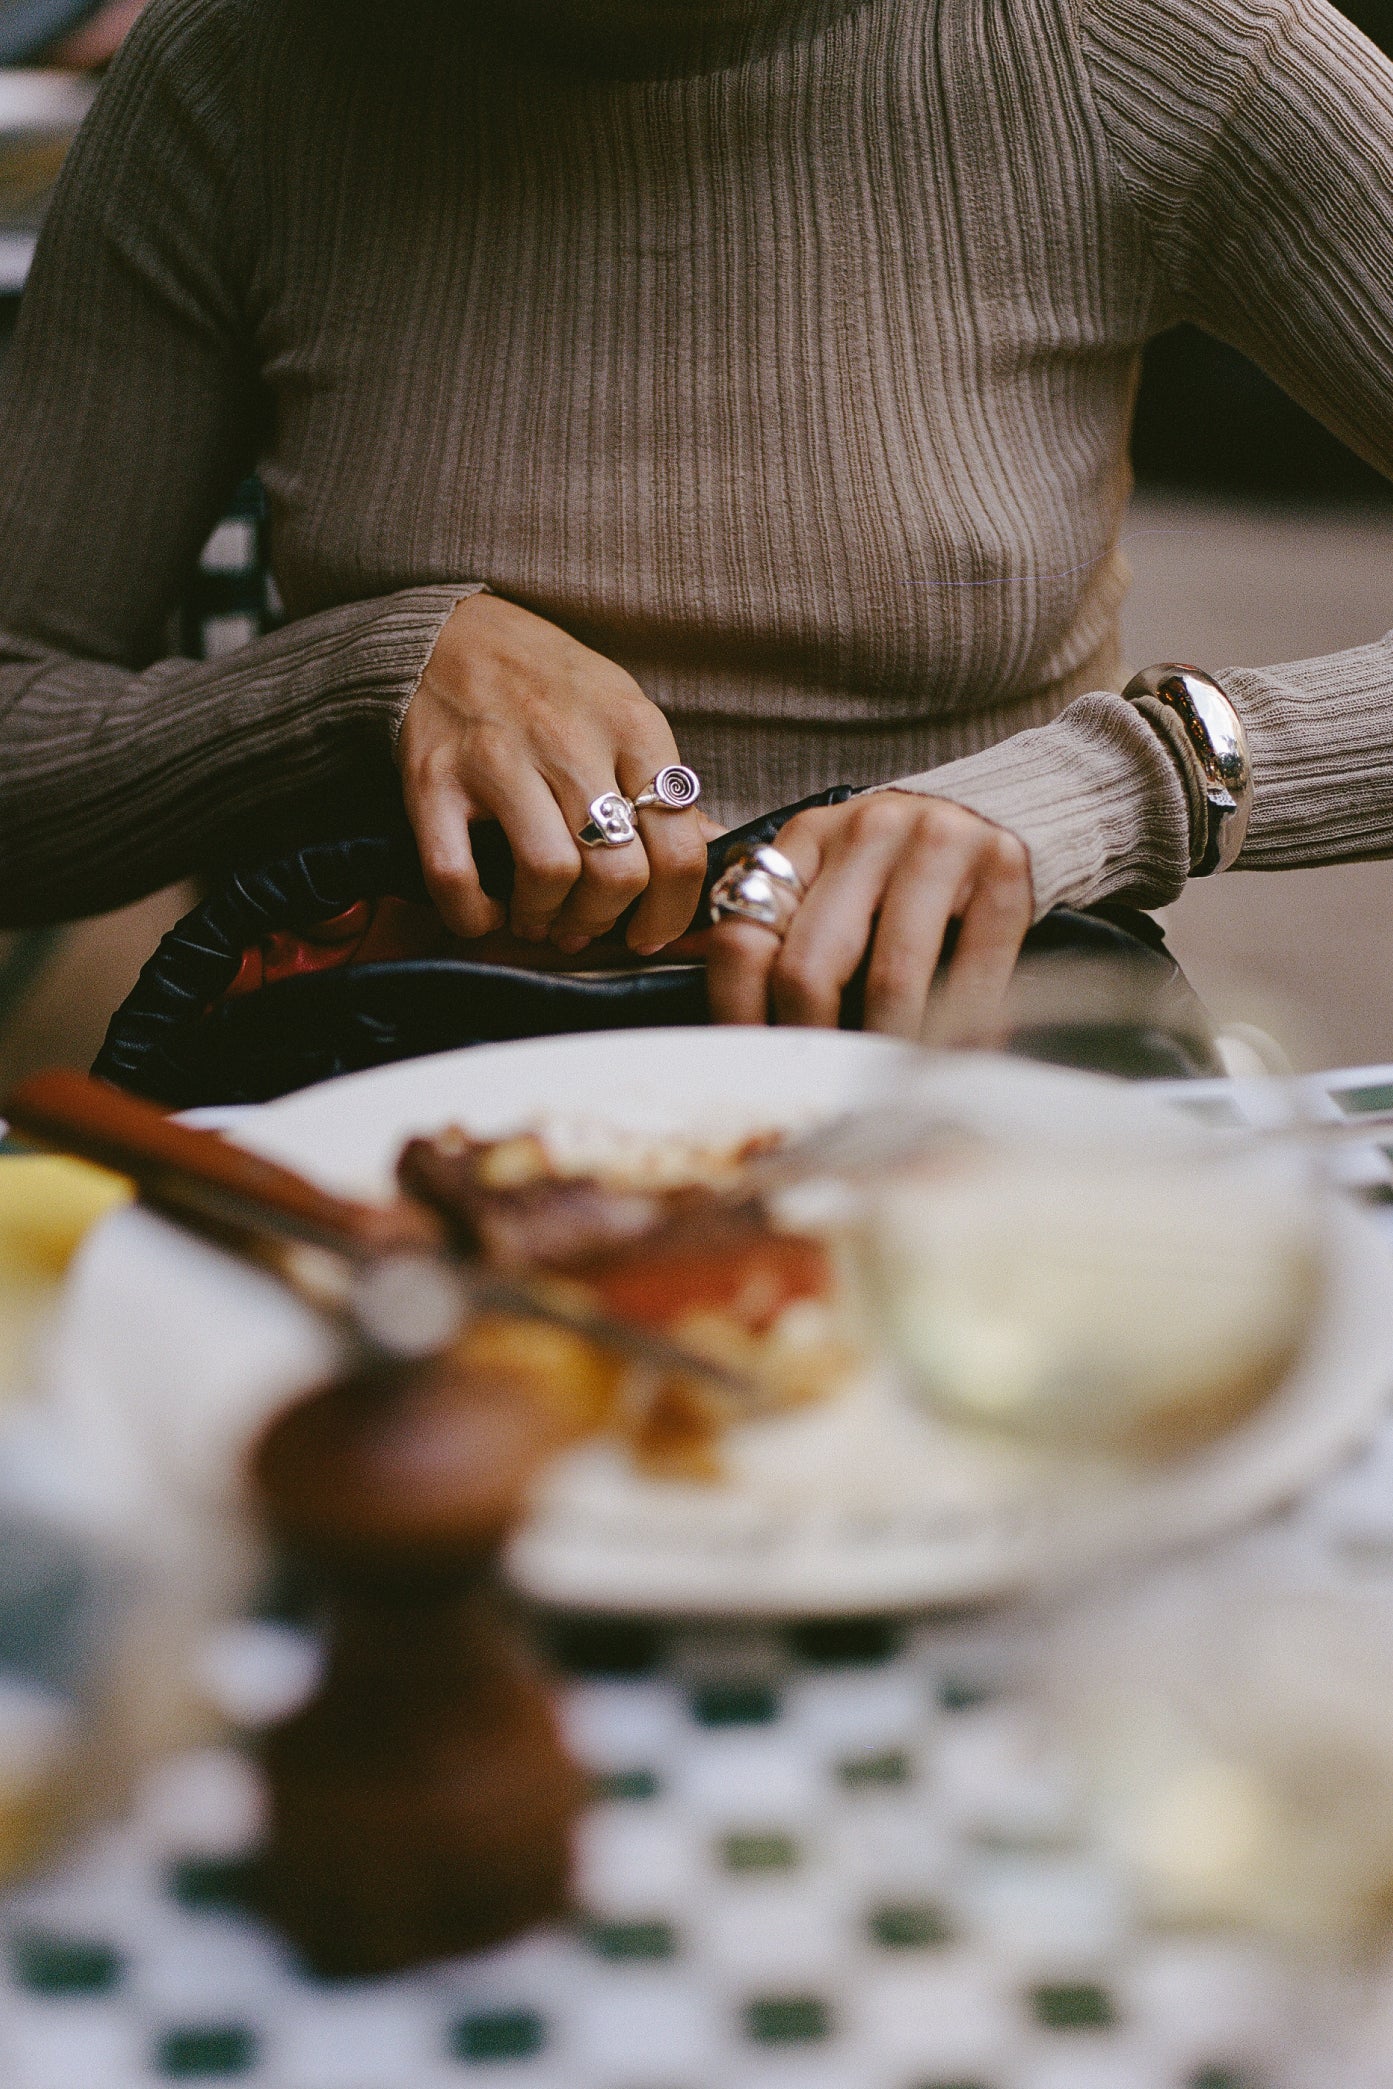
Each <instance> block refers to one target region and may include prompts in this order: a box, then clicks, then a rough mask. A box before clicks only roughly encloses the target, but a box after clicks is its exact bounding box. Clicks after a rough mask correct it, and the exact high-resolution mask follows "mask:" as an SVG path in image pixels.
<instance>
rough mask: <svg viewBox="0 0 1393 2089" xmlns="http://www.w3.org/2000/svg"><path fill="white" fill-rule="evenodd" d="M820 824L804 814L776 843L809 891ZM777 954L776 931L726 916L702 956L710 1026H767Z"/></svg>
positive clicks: (817, 859) (815, 867) (817, 854)
mask: <svg viewBox="0 0 1393 2089" xmlns="http://www.w3.org/2000/svg"><path fill="white" fill-rule="evenodd" d="M821 824H822V823H821V821H820V819H819V816H818V814H816V813H813V814H810V815H809V814H803V815H800V816H799V817H798V818H797V819H793V820H790V821H789V823H788V825H787V826H786V827H785V828H784V830H783V832H782V833H781V834H780V835H779V837H778V846H779V848H780V850H781V851H782V853H783V854H784V855H785V856H786V857H787V858H788V860H789V862H790V863H791V864H792V865H793V867H794V869H795V870H796V871H797V873H798V875H799V877H800V878H801V879H802V881H803V883H804V885H805V886H808V887H811V885H812V884H813V882H814V880H815V879H816V877H817V873H818V866H819V864H820V863H821V861H822V837H821ZM779 951H780V943H779V938H778V937H777V936H776V935H775V933H774V931H773V930H772V929H767V928H761V927H760V926H759V925H758V923H757V922H753V921H737V920H735V919H733V918H731V917H729V916H727V918H726V919H725V920H723V921H720V922H718V923H717V925H716V926H715V928H714V929H713V930H712V931H711V939H710V943H709V945H708V947H707V956H706V998H707V1002H708V1005H709V1007H710V1010H711V1020H712V1022H713V1023H767V1022H768V1021H769V1019H770V1018H769V1009H770V995H769V981H770V975H771V973H772V972H773V969H774V964H775V961H776V960H777V958H778V956H779Z"/></svg>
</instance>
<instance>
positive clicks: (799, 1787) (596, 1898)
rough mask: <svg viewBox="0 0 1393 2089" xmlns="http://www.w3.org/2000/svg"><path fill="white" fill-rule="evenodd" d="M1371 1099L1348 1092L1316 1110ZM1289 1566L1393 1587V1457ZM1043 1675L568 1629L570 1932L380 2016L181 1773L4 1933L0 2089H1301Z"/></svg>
mask: <svg viewBox="0 0 1393 2089" xmlns="http://www.w3.org/2000/svg"><path fill="white" fill-rule="evenodd" d="M1385 1087H1386V1088H1388V1089H1389V1090H1390V1091H1393V1070H1390V1069H1371V1070H1367V1071H1363V1072H1360V1073H1359V1074H1350V1075H1346V1076H1339V1077H1330V1078H1329V1079H1328V1081H1327V1083H1326V1084H1325V1086H1324V1088H1323V1089H1322V1090H1321V1092H1320V1098H1319V1099H1320V1104H1321V1107H1322V1108H1323V1110H1324V1111H1325V1113H1326V1114H1334V1113H1335V1111H1336V1110H1337V1109H1340V1108H1342V1107H1343V1108H1344V1109H1346V1110H1351V1111H1354V1110H1358V1109H1359V1108H1361V1107H1364V1108H1368V1107H1372V1106H1373V1105H1371V1104H1368V1103H1363V1102H1361V1098H1362V1096H1364V1095H1367V1094H1369V1093H1371V1092H1374V1091H1377V1090H1378V1089H1380V1088H1385ZM1341 1096H1343V1098H1344V1099H1343V1102H1342V1101H1341V1099H1340V1098H1341ZM1193 1099H1194V1100H1195V1101H1198V1102H1225V1101H1229V1100H1231V1097H1230V1093H1229V1091H1227V1090H1225V1089H1223V1088H1222V1087H1220V1086H1218V1085H1217V1084H1215V1085H1212V1086H1209V1087H1206V1088H1204V1089H1197V1090H1196V1091H1194V1093H1193ZM1380 1106H1381V1105H1380ZM1360 1167H1361V1168H1362V1171H1363V1172H1362V1174H1361V1173H1360V1169H1359V1168H1356V1169H1355V1170H1354V1173H1353V1175H1352V1178H1351V1179H1352V1187H1353V1188H1354V1189H1355V1191H1356V1192H1357V1193H1361V1194H1368V1193H1369V1192H1370V1191H1371V1190H1373V1191H1376V1190H1377V1188H1378V1186H1379V1184H1380V1182H1386V1181H1387V1178H1388V1166H1387V1161H1386V1159H1385V1157H1384V1156H1383V1155H1382V1153H1381V1152H1379V1151H1372V1152H1370V1153H1367V1154H1364V1155H1363V1156H1362V1159H1361V1162H1360ZM1380 1171H1381V1173H1380ZM1389 1224H1390V1231H1393V1217H1390V1221H1389ZM1284 1529H1285V1530H1286V1532H1287V1535H1288V1536H1289V1537H1290V1538H1291V1540H1292V1542H1297V1543H1300V1544H1301V1545H1304V1546H1307V1547H1311V1548H1314V1549H1315V1550H1316V1551H1317V1552H1318V1553H1319V1555H1320V1556H1321V1558H1322V1559H1323V1560H1325V1561H1326V1562H1328V1564H1329V1566H1330V1569H1331V1571H1332V1572H1333V1573H1335V1574H1337V1575H1339V1574H1348V1575H1353V1576H1357V1577H1358V1578H1359V1579H1360V1580H1361V1581H1367V1577H1368V1576H1369V1575H1370V1574H1371V1573H1372V1574H1379V1573H1387V1574H1393V1421H1390V1424H1389V1425H1388V1426H1387V1427H1386V1428H1385V1429H1384V1430H1383V1431H1382V1433H1381V1434H1380V1436H1379V1437H1378V1438H1377V1439H1376V1440H1375V1442H1374V1443H1373V1444H1371V1445H1370V1446H1369V1448H1368V1449H1367V1450H1366V1451H1365V1453H1364V1454H1362V1456H1361V1457H1360V1458H1359V1459H1358V1460H1357V1461H1356V1462H1355V1463H1354V1464H1352V1465H1351V1466H1350V1467H1349V1468H1347V1469H1346V1470H1345V1471H1343V1472H1341V1473H1338V1474H1337V1475H1335V1476H1334V1478H1333V1479H1332V1480H1330V1481H1329V1482H1328V1483H1327V1484H1325V1485H1324V1486H1323V1487H1321V1488H1320V1489H1319V1490H1317V1492H1316V1493H1315V1494H1314V1495H1313V1496H1312V1497H1311V1498H1310V1500H1309V1501H1308V1502H1307V1503H1305V1504H1304V1505H1303V1506H1302V1508H1301V1510H1300V1511H1299V1513H1298V1514H1297V1516H1296V1517H1295V1518H1294V1519H1293V1518H1288V1519H1287V1520H1286V1524H1285V1526H1284ZM240 1630H241V1633H242V1641H241V1658H242V1661H243V1665H244V1670H245V1668H246V1665H247V1663H248V1662H250V1663H251V1665H252V1666H254V1665H255V1660H256V1658H257V1648H258V1646H260V1647H261V1648H262V1650H263V1653H264V1657H265V1660H266V1663H267V1666H268V1676H270V1675H271V1673H272V1672H275V1673H280V1672H282V1671H283V1670H284V1667H285V1664H286V1659H287V1645H286V1638H287V1635H286V1628H285V1627H284V1625H282V1624H272V1623H266V1624H262V1625H257V1624H255V1623H251V1624H248V1625H247V1626H244V1627H242V1628H240ZM258 1635H261V1637H260V1638H258ZM1029 1639H1030V1632H1029V1628H1028V1626H1021V1625H1015V1624H1013V1623H1012V1621H1011V1620H1009V1619H1003V1618H1000V1617H997V1618H995V1619H987V1620H973V1619H967V1620H961V1619H958V1620H952V1619H950V1620H946V1621H939V1622H933V1623H925V1624H912V1625H908V1626H906V1625H903V1624H900V1623H896V1622H894V1621H887V1620H881V1619H871V1620H858V1621H853V1622H851V1623H844V1622H838V1623H835V1624H827V1625H801V1626H797V1627H793V1628H790V1629H788V1630H786V1631H775V1630H772V1629H768V1630H761V1631H753V1632H752V1631H748V1630H731V1631H722V1630H719V1629H701V1630H684V1631H680V1632H673V1633H666V1634H665V1633H663V1632H660V1631H657V1630H655V1629H654V1628H652V1627H651V1626H648V1625H645V1624H631V1625H624V1624H620V1625H615V1626H603V1625H600V1626H597V1625H594V1624H588V1623H571V1624H568V1625H565V1626H562V1627H559V1628H558V1629H557V1631H556V1633H555V1638H554V1652H555V1655H556V1657H557V1659H558V1660H559V1662H560V1663H561V1664H562V1665H563V1666H564V1668H565V1669H566V1671H567V1681H566V1684H565V1720H566V1725H567V1730H568V1733H569V1736H570V1739H571V1744H572V1747H573V1748H574V1750H575V1752H576V1754H577V1755H578V1757H579V1758H580V1759H581V1760H582V1761H583V1762H584V1763H585V1764H586V1765H587V1766H588V1769H589V1771H590V1773H591V1777H592V1791H593V1803H592V1805H591V1807H590V1810H589V1813H588V1815H587V1817H586V1820H585V1822H584V1825H583V1832H582V1836H581V1845H580V1853H579V1865H578V1875H577V1897H578V1911H577V1914H576V1917H575V1920H574V1922H573V1923H572V1924H571V1925H569V1926H568V1927H566V1928H563V1929H558V1930H555V1931H550V1932H547V1933H543V1934H538V1935H533V1936H531V1937H528V1938H525V1939H523V1940H521V1941H520V1942H518V1943H515V1944H513V1945H511V1946H509V1947H508V1948H506V1949H504V1950H500V1951H495V1952H492V1953H490V1954H488V1955H486V1956H484V1957H481V1958H477V1959H474V1960H471V1961H466V1962H459V1963H455V1964H449V1965H443V1966H436V1967H433V1968H430V1969H428V1970H425V1971H422V1972H418V1973H415V1974H412V1975H409V1976H402V1977H398V1978H394V1979H390V1980H384V1981H379V1982H371V1983H354V1982H333V1983H328V1982H319V1981H315V1980H312V1979H310V1978H308V1977H306V1976H305V1975H304V1974H303V1973H302V1972H301V1970H300V1969H298V1968H297V1966H296V1964H295V1963H294V1961H293V1959H292V1957H291V1956H290V1954H289V1953H288V1952H287V1951H286V1950H285V1948H284V1947H283V1946H282V1945H281V1944H280V1943H279V1942H278V1940H277V1939H276V1938H275V1937H274V1936H273V1935H271V1934H270V1933H269V1932H268V1931H266V1930H265V1929H264V1928H262V1927H261V1926H260V1925H259V1924H258V1923H256V1922H255V1921H254V1920H252V1919H251V1918H250V1917H248V1916H247V1915H246V1914H244V1913H243V1912H242V1892H241V1886H242V1877H243V1866H244V1864H245V1861H246V1858H247V1855H248V1850H249V1837H250V1836H251V1834H252V1832H253V1830H252V1824H253V1822H254V1819H255V1800H256V1793H255V1788H254V1777H253V1772H252V1771H251V1769H250V1766H249V1764H248V1762H247V1760H246V1759H245V1758H244V1757H243V1756H242V1755H240V1754H239V1753H238V1752H237V1751H236V1750H235V1749H232V1748H225V1749H212V1750H209V1751H206V1752H203V1753H197V1754H190V1755H186V1756H184V1757H181V1758H179V1759H177V1760H174V1761H171V1762H168V1763H166V1764H164V1765H162V1766H161V1768H160V1769H159V1771H158V1772H157V1773H156V1774H155V1775H153V1776H152V1777H151V1778H150V1779H149V1780H148V1782H147V1784H146V1786H145V1788H144V1789H143V1790H142V1792H141V1793H140V1795H139V1798H138V1802H137V1804H136V1806H135V1808H134V1809H133V1811H132V1813H131V1815H130V1816H129V1817H128V1818H127V1819H125V1820H124V1821H122V1822H120V1823H119V1824H117V1825H116V1826H115V1827H112V1828H110V1829H107V1830H104V1831H102V1832H101V1833H100V1834H97V1835H94V1836H93V1837H91V1838H90V1839H89V1840H88V1841H87V1842H86V1843H85V1844H84V1845H82V1846H81V1847H79V1848H78V1849H77V1850H75V1851H74V1852H72V1853H70V1854H69V1856H68V1857H67V1858H66V1859H65V1860H64V1861H63V1862H62V1863H61V1864H59V1865H57V1866H56V1867H54V1868H53V1869H52V1870H50V1871H49V1872H48V1873H47V1874H46V1875H45V1876H43V1877H42V1878H41V1879H38V1880H36V1881H34V1882H32V1883H30V1884H29V1885H27V1886H26V1887H25V1888H24V1889H23V1890H20V1891H16V1892H13V1893H11V1894H10V1895H9V1896H8V1897H7V1898H4V1899H3V1900H0V2083H3V2085H4V2089H159V2085H161V2084H169V2083H173V2082H185V2083H198V2084H206V2085H218V2084H228V2085H231V2084H247V2085H249V2089H447V2085H453V2089H474V2085H477V2089H1307V2083H1308V2082H1309V2076H1308V2077H1306V2078H1305V2079H1304V2080H1302V2081H1301V2082H1300V2083H1299V2084H1298V2081H1297V2077H1296V2076H1295V2075H1294V2074H1293V2072H1292V2065H1293V2062H1292V2055H1293V2052H1294V2050H1295V2034H1296V2032H1297V2030H1299V2028H1300V2027H1301V2024H1302V1998H1301V1995H1300V1993H1299V1991H1297V1990H1294V1989H1293V1987H1292V1985H1291V1983H1290V1980H1289V1978H1288V1976H1286V1975H1285V1974H1284V1973H1283V1972H1282V1970H1281V1968H1280V1966H1279V1965H1278V1964H1277V1962H1276V1961H1275V1960H1274V1959H1273V1958H1271V1957H1270V1956H1269V1955H1268V1954H1267V1953H1266V1952H1265V1951H1264V1949H1263V1948H1262V1947H1260V1946H1259V1945H1257V1944H1256V1943H1255V1942H1254V1941H1253V1940H1251V1939H1247V1938H1243V1937H1241V1936H1230V1937H1193V1936H1166V1935H1158V1934H1150V1933H1147V1932H1145V1931H1143V1930H1142V1929H1141V1928H1140V1926H1139V1925H1138V1923H1137V1921H1136V1919H1135V1916H1134V1913H1133V1911H1132V1909H1131V1907H1130V1905H1129V1900H1128V1894H1127V1890H1126V1887H1125V1884H1124V1882H1123V1880H1122V1879H1121V1878H1120V1877H1118V1876H1116V1875H1115V1874H1114V1873H1113V1872H1112V1871H1111V1870H1110V1869H1109V1867H1108V1865H1107V1863H1106V1862H1105V1861H1104V1859H1103V1858H1102V1857H1101V1856H1100V1855H1099V1853H1098V1852H1097V1851H1095V1850H1093V1849H1091V1848H1090V1847H1089V1845H1088V1843H1087V1841H1086V1838H1085V1837H1084V1834H1083V1831H1082V1828H1081V1825H1080V1822H1079V1820H1078V1818H1077V1817H1076V1813H1075V1801H1074V1796H1073V1785H1072V1780H1071V1777H1070V1775H1069V1766H1068V1765H1067V1764H1064V1763H1061V1762H1060V1761H1059V1760H1058V1759H1057V1758H1055V1757H1053V1756H1052V1755H1051V1753H1050V1751H1049V1749H1048V1748H1047V1747H1046V1746H1045V1745H1044V1743H1043V1741H1042V1737H1041V1734H1040V1732H1039V1730H1038V1728H1037V1726H1036V1723H1035V1720H1034V1717H1033V1715H1032V1712H1031V1710H1030V1707H1029V1704H1028V1702H1027V1701H1026V1700H1025V1698H1024V1696H1023V1695H1022V1693H1021V1691H1020V1689H1019V1684H1018V1671H1019V1664H1020V1659H1021V1655H1022V1652H1023V1650H1024V1649H1025V1648H1026V1647H1028V1644H1029ZM244 1680H245V1677H244ZM268 1687H270V1685H269V1684H268ZM273 1694H274V1693H273ZM254 1695H255V1693H254V1692H252V1696H253V1697H254ZM1389 2081H1393V2072H1390V2073H1388V2074H1381V2075H1371V2076H1370V2077H1369V2079H1368V2082H1367V2084H1366V2083H1365V2082H1363V2081H1362V2080H1361V2081H1360V2082H1359V2083H1357V2084H1354V2085H1352V2089H1386V2085H1387V2083H1388V2082H1389ZM1332 2089H1333V2085H1332ZM1341 2089H1345V2085H1343V2084H1342V2085H1341Z"/></svg>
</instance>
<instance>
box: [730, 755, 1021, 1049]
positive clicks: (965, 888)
mask: <svg viewBox="0 0 1393 2089" xmlns="http://www.w3.org/2000/svg"><path fill="white" fill-rule="evenodd" d="M776 846H777V847H778V848H779V849H781V850H782V851H783V853H784V855H785V856H787V857H788V859H789V861H790V863H792V864H793V866H794V868H795V869H796V870H797V872H798V874H799V876H800V877H801V878H802V880H803V883H804V885H805V886H806V887H807V892H806V896H805V897H804V898H803V900H802V901H801V903H800V905H799V907H798V911H797V912H796V913H795V915H794V916H793V919H792V921H791V922H790V923H789V927H788V933H787V934H786V935H785V937H784V939H783V941H782V942H780V940H779V938H778V937H777V936H776V935H775V933H774V931H773V930H772V929H767V928H760V927H758V926H757V925H756V924H754V923H753V922H745V921H735V920H731V919H726V920H724V921H722V922H720V923H719V924H718V926H717V927H716V928H715V929H714V930H713V931H712V934H711V939H710V950H709V956H708V959H707V990H708V993H709V996H710V1002H711V1016H712V1020H713V1021H714V1022H717V1023H767V1022H774V1021H777V1022H780V1023H795V1024H805V1025H813V1026H824V1027H830V1026H832V1025H834V1024H835V1023H836V1021H837V1014H838V1009H839V1006H840V1002H841V995H842V989H843V987H844V986H845V985H846V983H847V981H848V980H849V979H850V978H851V975H852V974H853V972H855V970H856V968H857V966H858V965H859V964H860V962H861V959H862V956H863V955H864V953H865V951H866V948H867V946H868V945H869V947H870V953H871V957H870V966H869V969H868V972H867V976H866V1013H865V1028H866V1029H867V1030H885V1031H889V1032H890V1033H891V1034H892V1035H894V1036H897V1037H920V1036H923V1035H925V1034H927V1032H928V1031H929V1030H930V1029H931V1030H932V1034H933V1036H934V1038H935V1040H936V1041H937V1042H942V1043H953V1044H971V1043H977V1042H980V1041H982V1040H983V1039H984V1038H986V1037H987V1036H989V1035H990V1033H991V1030H992V1024H993V1018H994V1016H995V1015H996V1013H997V1012H998V1010H999V1008H1000V1004H1001V1001H1002V997H1003V995H1004V993H1005V990H1006V987H1007V985H1008V984H1009V981H1010V978H1011V973H1012V971H1013V969H1014V967H1015V962H1016V956H1017V953H1018V951H1019V949H1020V946H1021V938H1022V937H1023V936H1024V934H1025V932H1026V930H1027V929H1028V928H1029V927H1030V923H1031V918H1032V913H1033V907H1032V895H1031V883H1030V856H1029V852H1028V851H1027V849H1026V846H1025V844H1024V842H1022V841H1019V840H1018V839H1017V838H1016V836H1015V835H1014V834H1008V833H1007V832H1006V831H1005V829H1004V828H1001V827H994V826H992V824H991V822H990V821H989V820H984V819H982V818H980V817H979V815H978V814H976V813H974V812H968V811H967V810H966V809H965V808H964V807H963V806H961V805H954V804H953V803H952V802H951V801H950V800H948V799H946V798H927V797H919V796H917V795H915V794H912V793H910V792H908V791H876V792H874V793H873V794H871V795H870V796H868V797H864V798H853V799H850V800H849V801H848V802H847V803H846V804H845V805H831V806H825V807H820V808H818V809H817V810H815V811H812V812H800V813H799V814H798V815H797V817H796V818H794V819H791V820H790V821H789V823H788V825H787V826H786V827H785V828H784V829H783V831H782V832H781V833H780V835H779V837H778V841H777V844H776ZM950 921H956V922H957V923H958V924H959V926H958V937H957V943H956V945H955V947H954V950H953V955H952V957H951V959H950V961H949V963H948V966H947V968H946V970H945V972H944V976H943V978H942V980H941V981H940V982H939V983H938V985H937V986H935V984H934V973H935V971H936V969H937V966H938V960H939V954H940V952H941V950H942V947H943V938H944V932H945V931H946V929H947V927H948V924H949V922H950ZM931 989H932V990H933V1005H932V1009H931V1008H930V990H931Z"/></svg>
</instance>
